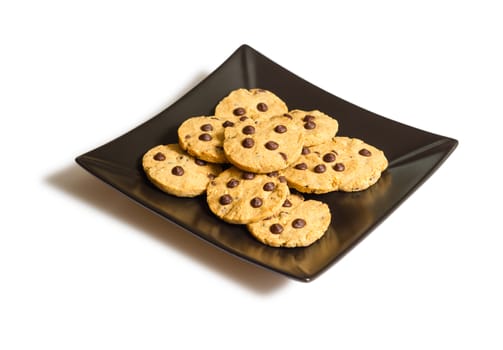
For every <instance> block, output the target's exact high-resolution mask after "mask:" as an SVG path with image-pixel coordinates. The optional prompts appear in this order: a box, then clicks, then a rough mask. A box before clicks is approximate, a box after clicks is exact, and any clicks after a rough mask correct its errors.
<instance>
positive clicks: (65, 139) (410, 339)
mask: <svg viewBox="0 0 503 350" xmlns="http://www.w3.org/2000/svg"><path fill="white" fill-rule="evenodd" d="M329 3H331V5H330V6H329V5H328V4H329ZM501 15H502V12H501V10H499V9H498V8H497V7H496V1H494V2H488V1H473V2H467V1H453V2H442V1H433V2H431V3H427V2H418V3H417V4H416V5H404V4H403V2H396V3H392V2H381V1H376V2H375V3H374V2H369V3H360V2H351V5H346V6H340V5H337V4H335V3H332V2H329V1H314V0H310V1H302V2H300V1H289V2H286V1H278V2H273V1H272V0H270V1H259V0H256V1H252V2H238V1H229V2H218V1H205V2H203V1H201V2H199V3H196V2H192V1H183V2H182V1H180V2H176V3H175V2H169V1H162V2H149V1H141V2H138V3H136V4H135V3H133V2H131V1H116V2H111V1H83V2H81V3H80V4H79V3H77V2H73V3H72V2H70V1H60V2H58V1H32V2H26V1H0V117H1V121H2V123H1V127H0V145H1V147H0V155H1V164H2V165H1V171H0V180H1V182H0V183H1V192H0V198H1V203H2V204H3V209H2V211H1V214H0V216H1V223H0V225H1V226H0V349H9V350H10V349H166V348H170V349H183V348H191V349H201V348H219V349H257V348H258V349H262V348H271V349H274V348H277V349H279V348H281V349H297V348H298V349H305V348H310V349H314V348H316V349H323V348H326V349H328V348H330V349H334V348H337V349H375V348H383V349H454V348H470V349H501V348H503V339H502V335H501V330H502V325H503V302H502V295H503V287H502V286H501V282H502V281H501V280H502V266H503V254H502V252H501V251H502V247H503V239H502V237H501V235H502V229H501V224H500V222H501V220H500V218H501V207H502V205H501V198H502V195H503V192H502V190H501V183H502V177H501V169H502V167H501V162H502V158H503V151H502V145H501V140H502V138H501V130H502V129H501V127H500V126H501V119H502V117H503V113H502V111H503V108H502V95H503V83H502V82H503V70H502V62H503V53H502V34H501V33H503V25H502V22H503V21H502V19H501V18H502V16H501ZM243 43H247V44H249V45H250V46H252V47H253V48H255V49H256V50H258V51H260V52H262V53H263V54H265V55H266V56H268V57H269V58H271V59H272V60H274V61H276V62H277V63H279V64H281V65H282V66H284V67H285V68H287V69H289V70H291V71H293V72H295V73H296V74H298V75H300V76H301V77H303V78H305V79H307V80H308V81H310V82H312V83H313V84H315V85H317V86H319V87H321V88H323V89H325V90H327V91H329V92H331V93H332V94H335V95H337V96H340V97H342V98H344V99H346V100H349V101H351V102H353V103H355V104H357V105H359V106H362V107H364V108H366V109H369V110H371V111H373V112H376V113H378V114H381V115H384V116H387V117H389V118H392V119H395V120H397V121H400V122H403V123H405V124H409V125H412V126H415V127H419V128H422V129H425V130H428V131H432V132H434V133H438V134H441V135H446V136H450V137H453V138H455V139H458V140H459V141H460V145H459V147H458V148H457V149H456V151H455V152H454V153H453V154H452V156H451V157H450V158H449V159H448V160H447V161H446V162H445V163H444V165H443V166H442V167H441V168H440V169H439V170H438V171H437V172H436V173H435V174H434V175H433V176H432V177H431V178H430V179H429V180H428V181H427V182H426V183H425V184H424V185H423V186H422V187H421V188H420V189H419V190H418V191H417V192H416V193H415V194H414V195H413V196H412V197H410V199H409V200H407V201H406V202H405V203H404V204H403V205H402V206H401V207H400V208H399V209H398V210H396V211H395V212H394V214H393V215H392V216H391V217H389V219H388V220H386V221H385V222H384V223H382V224H381V225H380V226H379V227H378V228H377V229H376V230H375V231H374V232H373V233H372V234H371V235H370V236H369V237H368V238H367V239H366V240H364V241H363V242H362V243H361V244H360V245H358V246H357V247H356V248H355V249H354V250H353V251H352V252H351V253H350V254H348V255H347V256H346V257H345V258H344V259H342V260H341V261H340V262H339V263H337V264H336V265H334V266H333V267H332V268H331V269H329V270H328V271H327V272H326V273H324V274H323V275H321V276H320V277H319V278H318V279H316V280H315V281H313V282H311V283H308V284H305V283H300V282H296V281H293V280H289V279H287V278H285V277H282V276H280V275H277V274H274V273H271V272H268V271H266V270H263V269H261V268H258V267H255V266H252V265H250V264H248V263H245V262H242V261H239V260H237V259H235V258H233V257H231V256H228V255H227V254H225V253H223V252H220V251H217V250H216V249H214V248H212V247H211V246H209V245H208V244H206V243H204V242H202V241H200V240H198V239H196V238H194V237H193V236H191V235H189V234H187V233H186V232H183V231H181V230H180V229H178V228H175V227H173V226H172V225H170V224H169V223H167V222H166V221H164V220H162V219H161V218H159V217H157V216H155V215H153V214H151V213H150V212H147V211H146V210H144V209H143V208H141V207H139V206H138V205H136V204H135V203H133V202H132V201H130V200H128V199H126V198H125V197H124V196H123V195H121V194H119V193H117V192H116V191H114V190H112V189H110V188H109V187H107V186H106V185H104V184H103V183H101V182H100V181H98V180H97V179H95V178H94V177H92V176H91V175H89V174H88V173H86V172H85V171H84V170H82V169H80V168H79V167H78V166H77V165H76V164H75V163H74V158H75V157H76V156H77V155H80V154H82V153H84V152H87V151H89V150H91V149H93V148H95V147H96V146H98V145H101V144H103V143H105V142H107V141H109V140H111V139H113V138H115V137H117V136H119V135H121V134H123V133H124V132H126V131H128V130H130V129H131V128H133V127H135V126H137V125H138V124H140V123H142V122H144V121H146V120H148V119H149V118H151V117H153V116H154V115H155V114H157V113H158V112H160V111H161V110H163V109H164V108H166V107H167V106H169V105H170V104H171V103H173V102H174V101H176V100H177V99H178V98H179V97H180V96H181V95H183V94H184V93H185V92H187V91H188V90H190V89H191V88H192V87H194V86H195V85H196V84H197V83H198V82H199V81H200V80H201V79H203V78H204V77H205V76H207V75H208V74H209V73H210V72H211V71H213V70H214V69H215V68H216V67H217V66H218V65H219V64H220V63H222V62H223V61H224V60H225V59H226V58H227V57H228V56H229V55H230V54H232V52H234V50H235V49H237V48H238V47H239V46H240V45H241V44H243ZM498 332H500V333H499V334H498Z"/></svg>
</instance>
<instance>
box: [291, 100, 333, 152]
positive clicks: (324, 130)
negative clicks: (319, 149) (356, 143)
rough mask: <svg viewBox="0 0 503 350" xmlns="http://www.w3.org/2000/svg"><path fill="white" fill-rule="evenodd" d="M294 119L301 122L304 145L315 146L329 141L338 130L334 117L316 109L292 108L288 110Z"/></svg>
mask: <svg viewBox="0 0 503 350" xmlns="http://www.w3.org/2000/svg"><path fill="white" fill-rule="evenodd" d="M288 114H289V115H291V116H292V117H293V119H294V120H296V121H297V122H299V123H301V124H302V128H303V130H304V146H315V145H319V144H322V143H324V142H328V141H330V140H331V139H332V138H333V137H334V136H335V135H336V134H337V131H338V130H339V123H338V122H337V120H336V119H334V118H332V117H330V116H329V115H327V114H325V113H323V112H320V111H318V110H313V111H303V110H300V109H294V110H293V111H290V112H288Z"/></svg>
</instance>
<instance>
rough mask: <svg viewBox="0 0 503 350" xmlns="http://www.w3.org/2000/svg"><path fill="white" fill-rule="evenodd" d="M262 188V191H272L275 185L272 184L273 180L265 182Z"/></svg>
mask: <svg viewBox="0 0 503 350" xmlns="http://www.w3.org/2000/svg"><path fill="white" fill-rule="evenodd" d="M262 188H263V189H264V191H274V189H275V188H276V185H274V183H273V182H267V183H266V184H265V185H264V187H262Z"/></svg>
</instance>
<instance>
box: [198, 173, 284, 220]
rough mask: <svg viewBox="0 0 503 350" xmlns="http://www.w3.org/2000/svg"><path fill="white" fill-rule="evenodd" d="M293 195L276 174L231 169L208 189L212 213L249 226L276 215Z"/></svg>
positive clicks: (214, 180) (281, 178) (222, 174)
mask: <svg viewBox="0 0 503 350" xmlns="http://www.w3.org/2000/svg"><path fill="white" fill-rule="evenodd" d="M289 193H290V191H289V189H288V186H287V184H286V180H285V179H284V178H283V177H281V176H277V174H276V173H275V174H269V175H266V174H255V173H250V172H244V171H241V170H239V169H237V168H235V167H231V168H229V169H227V170H225V171H224V172H222V173H220V175H218V176H217V177H216V178H215V179H213V180H212V181H211V182H210V183H209V185H208V189H207V201H208V205H209V207H210V210H211V211H212V212H213V213H214V214H215V215H216V216H218V217H219V218H221V219H222V220H224V221H226V222H229V223H232V224H247V223H250V222H255V221H258V220H261V219H263V218H265V217H266V216H270V215H272V214H274V213H275V212H277V211H278V210H279V209H280V208H281V205H282V204H283V202H284V201H285V199H286V197H287V195H288V194H289Z"/></svg>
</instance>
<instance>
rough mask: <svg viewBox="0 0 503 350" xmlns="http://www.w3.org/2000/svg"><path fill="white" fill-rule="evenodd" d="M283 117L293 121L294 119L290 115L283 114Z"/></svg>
mask: <svg viewBox="0 0 503 350" xmlns="http://www.w3.org/2000/svg"><path fill="white" fill-rule="evenodd" d="M283 117H287V118H290V119H293V117H292V116H291V115H290V114H288V113H285V114H283Z"/></svg>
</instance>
